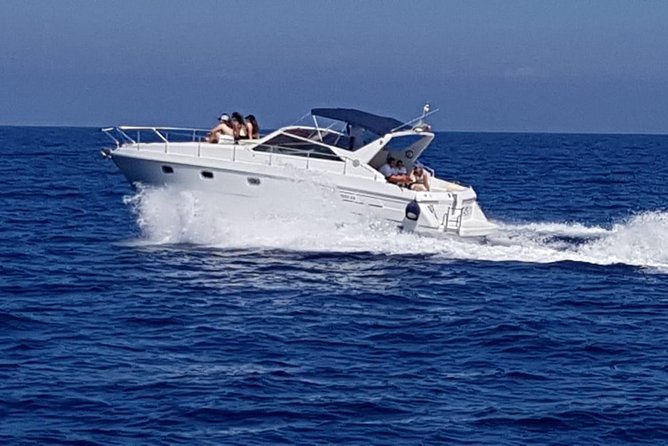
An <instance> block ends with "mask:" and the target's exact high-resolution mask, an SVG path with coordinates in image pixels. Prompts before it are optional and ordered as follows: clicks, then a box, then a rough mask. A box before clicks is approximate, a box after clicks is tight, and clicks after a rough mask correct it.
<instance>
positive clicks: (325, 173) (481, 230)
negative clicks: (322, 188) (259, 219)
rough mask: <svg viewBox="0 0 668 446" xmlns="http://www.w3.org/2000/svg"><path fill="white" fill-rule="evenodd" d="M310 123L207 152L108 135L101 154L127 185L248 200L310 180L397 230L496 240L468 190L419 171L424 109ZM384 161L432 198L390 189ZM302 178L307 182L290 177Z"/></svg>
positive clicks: (151, 134) (324, 117)
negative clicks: (411, 114)
mask: <svg viewBox="0 0 668 446" xmlns="http://www.w3.org/2000/svg"><path fill="white" fill-rule="evenodd" d="M310 115H311V118H312V121H313V123H312V124H311V123H310V122H309V123H308V125H291V126H287V127H283V128H280V129H278V130H275V131H272V132H270V133H269V134H267V135H264V136H262V137H260V138H259V139H252V140H248V139H241V140H236V141H235V140H234V138H232V137H229V136H223V137H221V138H220V139H219V141H217V142H216V143H211V142H207V130H204V129H192V128H175V127H136V126H118V127H109V128H104V129H102V131H103V132H104V133H105V134H107V135H108V136H109V137H110V138H111V139H112V140H113V141H114V142H115V147H113V148H110V149H105V150H103V152H102V153H103V155H104V156H105V157H107V158H110V159H112V160H113V161H114V163H115V164H116V165H117V166H118V168H119V169H120V170H121V171H122V172H123V174H124V175H125V177H126V178H127V180H128V181H129V182H130V183H132V184H143V185H150V186H163V185H169V186H173V187H176V188H181V189H185V190H206V191H213V192H216V193H219V194H228V195H231V196H233V197H235V198H234V199H238V200H245V199H252V198H253V197H258V196H261V195H262V194H263V193H267V191H271V190H272V189H274V188H275V187H276V186H277V185H278V184H279V183H281V182H295V181H297V182H298V181H305V179H304V178H316V179H322V181H323V183H324V184H327V185H331V186H333V187H334V188H335V189H336V192H337V193H338V196H339V198H340V202H341V204H343V205H344V206H345V207H347V208H349V209H350V210H351V211H352V212H354V213H358V214H364V215H370V216H372V217H378V218H381V219H386V220H389V221H391V222H395V223H396V224H397V225H398V226H400V227H401V228H402V229H403V230H406V231H415V232H418V233H432V234H451V235H457V236H461V237H481V236H486V235H489V234H491V233H493V232H494V231H495V230H496V225H495V224H493V223H491V222H490V221H489V220H488V219H487V218H486V216H485V214H484V212H483V211H482V209H481V208H480V206H479V204H478V202H477V197H476V193H475V191H474V190H473V189H472V188H471V187H467V186H463V185H461V184H458V183H456V182H454V181H446V180H444V179H441V178H438V177H437V176H436V172H434V170H433V169H430V168H429V167H428V166H422V165H421V163H420V161H419V159H420V156H421V155H422V154H423V153H424V151H425V150H426V149H427V147H428V146H429V144H430V143H431V142H432V140H433V139H434V133H433V132H432V131H431V127H430V126H429V125H428V124H427V123H426V121H425V118H426V116H428V115H429V112H428V107H425V110H424V112H423V113H422V115H421V116H420V117H419V118H416V119H415V120H413V121H409V122H407V123H403V122H401V121H399V120H397V119H394V118H389V117H385V116H378V115H374V114H371V113H367V112H364V111H360V110H355V109H348V108H316V109H313V110H311V113H310ZM416 121H417V122H416ZM328 123H330V124H329V125H327V124H328ZM389 157H392V158H394V159H395V160H401V161H402V162H403V163H404V165H405V166H406V168H407V169H408V171H409V172H410V171H411V169H412V168H413V167H414V166H418V165H419V166H421V167H423V168H424V169H426V170H427V171H428V172H429V173H430V177H431V178H430V180H429V190H422V191H417V190H413V189H411V188H410V187H406V186H405V185H398V184H393V183H391V182H388V180H387V179H386V177H385V176H384V175H383V174H381V172H380V170H381V167H382V166H383V165H384V164H385V163H387V160H388V158H389ZM302 171H303V172H305V173H308V175H307V176H304V175H299V174H296V173H300V172H302ZM308 190H310V189H308V188H305V189H304V191H305V192H304V193H308Z"/></svg>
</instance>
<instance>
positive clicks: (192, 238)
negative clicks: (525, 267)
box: [126, 181, 668, 272]
mask: <svg viewBox="0 0 668 446" xmlns="http://www.w3.org/2000/svg"><path fill="white" fill-rule="evenodd" d="M305 189H306V190H305ZM126 201H127V203H129V204H130V205H131V206H132V208H133V210H134V212H135V213H136V215H137V221H138V224H139V226H140V228H141V230H142V233H143V238H142V242H143V243H148V244H176V243H192V244H198V245H206V246H213V247H220V248H228V249H231V248H239V249H246V248H249V249H256V248H260V249H282V250H295V251H317V252H374V253H384V254H423V255H436V256H439V257H442V258H447V259H467V260H485V261H518V262H532V263H552V262H561V261H576V262H586V263H592V264H599V265H610V264H617V263H621V264H628V265H634V266H641V267H650V268H653V269H657V270H659V271H662V272H668V213H666V212H660V211H648V212H644V213H641V214H638V215H635V216H632V217H629V218H628V219H627V220H625V221H623V222H620V223H618V224H615V225H614V226H612V227H611V228H603V227H600V226H587V225H585V224H582V223H550V222H545V223H540V222H526V223H514V224H504V223H500V230H499V232H498V233H497V234H495V235H494V236H492V237H489V239H488V240H487V242H485V243H479V242H473V241H469V240H463V239H458V238H455V237H449V238H431V237H421V236H417V235H415V234H406V233H401V232H399V231H398V230H397V228H396V225H392V224H389V223H385V222H381V221H377V220H374V219H372V218H365V217H361V216H358V215H353V214H351V213H349V212H348V211H346V210H345V208H344V207H342V205H341V203H340V201H339V199H338V195H337V194H336V192H335V191H334V189H333V188H330V187H327V186H323V185H318V184H315V183H313V182H308V181H305V182H299V183H292V184H286V185H285V186H282V187H281V189H280V190H273V191H272V192H271V194H268V195H265V196H264V197H262V198H254V199H248V198H243V199H240V198H239V197H229V196H228V197H225V196H221V195H218V194H207V193H203V192H185V191H177V190H173V189H170V188H159V189H146V190H143V191H140V192H139V193H137V194H136V195H134V196H132V197H128V198H127V200H126ZM497 223H499V222H497Z"/></svg>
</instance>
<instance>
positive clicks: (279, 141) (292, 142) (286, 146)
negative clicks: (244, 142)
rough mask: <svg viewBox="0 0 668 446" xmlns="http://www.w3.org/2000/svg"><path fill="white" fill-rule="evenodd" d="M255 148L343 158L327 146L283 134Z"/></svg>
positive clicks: (307, 155)
mask: <svg viewBox="0 0 668 446" xmlns="http://www.w3.org/2000/svg"><path fill="white" fill-rule="evenodd" d="M253 150H255V151H257V152H271V153H280V154H282V155H293V156H306V157H310V158H320V159H327V160H331V161H341V159H340V158H339V157H338V156H336V155H335V154H334V152H332V151H331V150H330V149H328V148H327V147H324V146H321V145H319V144H315V143H312V142H310V141H304V140H301V139H297V138H292V137H291V136H289V135H283V134H281V135H278V136H276V137H274V138H271V139H270V140H268V141H266V142H265V143H264V144H261V145H259V146H257V147H255V148H254V149H253Z"/></svg>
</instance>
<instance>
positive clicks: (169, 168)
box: [162, 166, 174, 173]
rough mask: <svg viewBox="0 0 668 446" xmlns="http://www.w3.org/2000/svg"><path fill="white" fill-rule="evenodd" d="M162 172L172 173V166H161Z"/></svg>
mask: <svg viewBox="0 0 668 446" xmlns="http://www.w3.org/2000/svg"><path fill="white" fill-rule="evenodd" d="M162 173H174V168H173V167H172V166H162Z"/></svg>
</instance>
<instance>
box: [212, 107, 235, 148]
mask: <svg viewBox="0 0 668 446" xmlns="http://www.w3.org/2000/svg"><path fill="white" fill-rule="evenodd" d="M222 135H227V136H234V131H233V129H232V122H231V121H230V117H229V116H228V115H227V114H226V113H223V114H222V115H220V118H218V124H217V125H216V126H215V127H214V128H212V129H211V131H210V132H209V133H208V134H207V136H206V140H207V141H208V142H210V143H214V144H217V143H218V141H220V137H221V136H222Z"/></svg>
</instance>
